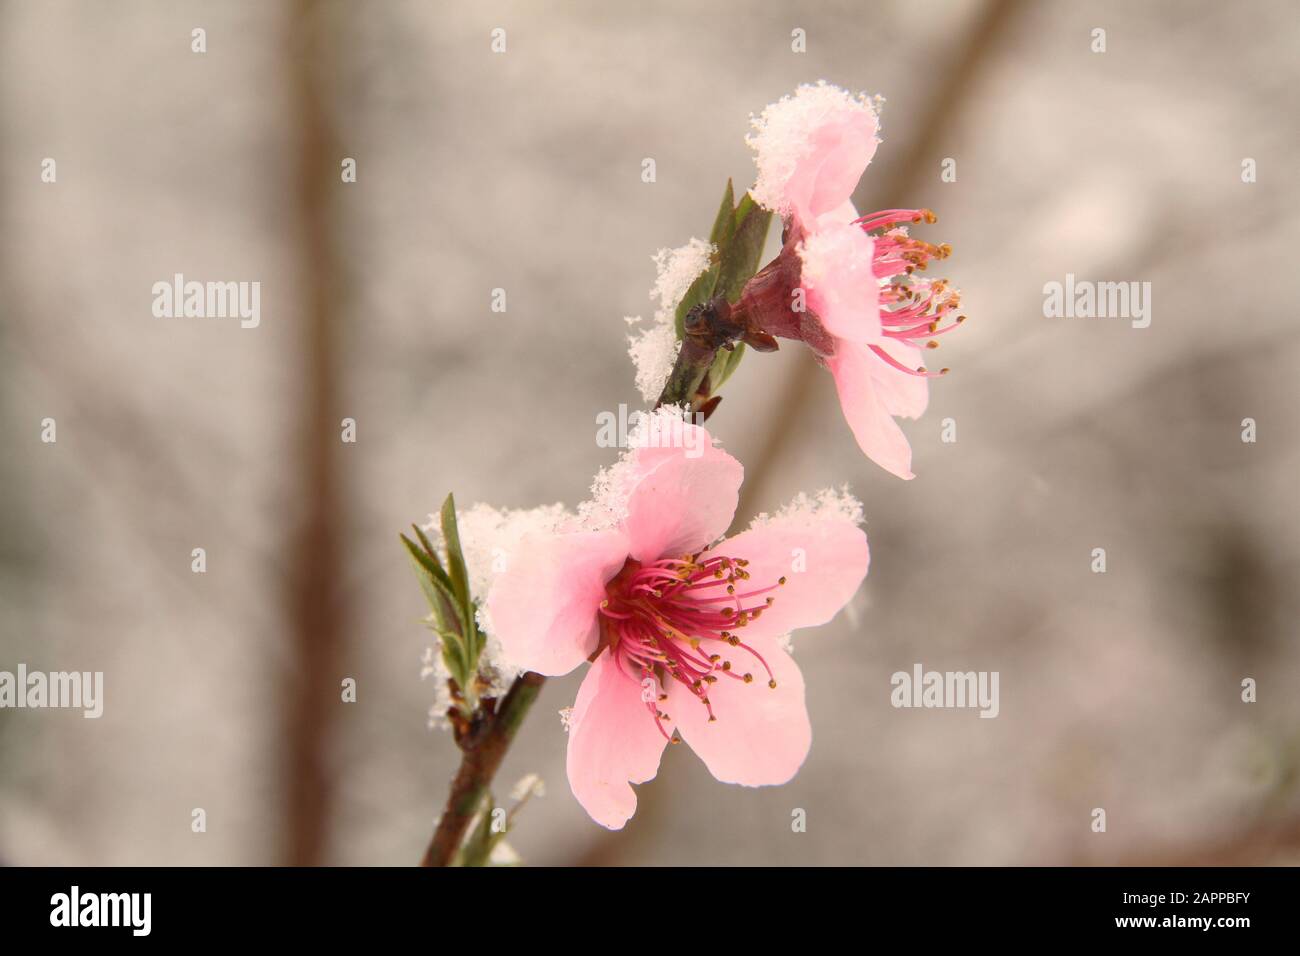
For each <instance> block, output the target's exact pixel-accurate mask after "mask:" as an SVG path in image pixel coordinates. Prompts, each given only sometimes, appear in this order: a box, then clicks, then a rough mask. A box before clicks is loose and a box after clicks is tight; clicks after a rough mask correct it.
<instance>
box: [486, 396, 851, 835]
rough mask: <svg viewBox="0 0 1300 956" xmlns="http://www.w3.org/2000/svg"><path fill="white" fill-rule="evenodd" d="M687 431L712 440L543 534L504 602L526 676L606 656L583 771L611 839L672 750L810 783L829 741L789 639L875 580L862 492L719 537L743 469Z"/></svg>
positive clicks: (622, 470) (522, 555) (729, 770)
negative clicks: (815, 749)
mask: <svg viewBox="0 0 1300 956" xmlns="http://www.w3.org/2000/svg"><path fill="white" fill-rule="evenodd" d="M674 413H675V410H667V409H665V410H662V411H661V412H659V413H657V414H658V415H661V416H662V415H665V414H674ZM681 427H682V428H684V429H686V430H695V431H696V432H698V434H695V435H687V436H686V438H687V439H688V440H687V441H684V442H683V446H684V448H685V449H695V450H696V451H697V452H698V451H700V450H701V449H702V453H699V454H697V455H695V456H694V457H692V455H691V454H689V453H688V452H687V451H684V450H683V447H678V448H651V447H639V448H635V449H634V450H633V451H631V452H630V453H629V454H628V455H626V456H625V457H624V459H623V461H621V462H620V464H619V465H617V466H615V468H614V469H611V471H610V472H609V473H606V474H605V475H604V476H603V478H602V479H600V480H598V495H597V500H596V502H595V503H594V505H593V506H588V507H587V508H586V509H585V515H586V519H587V520H586V521H585V522H584V524H583V526H581V527H576V528H574V529H573V530H569V531H564V532H559V533H552V534H535V535H531V536H529V537H526V538H525V539H524V540H523V541H522V542H521V543H520V545H519V547H518V548H517V549H516V550H515V551H514V552H513V553H512V554H511V555H510V556H509V557H508V559H507V560H508V565H507V567H506V570H505V571H504V572H502V573H501V575H500V576H499V577H498V578H497V581H496V583H495V584H494V585H493V587H492V590H491V592H490V594H489V596H488V601H487V611H488V615H487V616H488V619H489V620H490V626H491V628H492V630H493V631H494V632H495V634H496V636H497V637H498V638H499V639H500V641H501V644H502V647H503V648H504V651H505V653H506V654H507V655H509V656H510V657H511V659H512V660H513V661H515V662H516V663H517V664H519V665H520V666H522V667H525V668H528V669H530V670H535V671H537V672H539V673H542V674H547V675H559V674H565V673H568V672H569V671H571V670H573V669H574V668H576V667H578V666H579V665H580V664H582V662H583V661H588V660H589V661H591V668H590V669H589V670H588V671H587V674H586V677H585V678H584V679H583V681H582V685H581V687H580V688H579V690H578V696H577V700H576V701H575V703H574V705H573V709H572V711H571V713H570V716H569V720H568V724H569V743H568V760H567V769H568V777H569V784H570V786H571V787H572V789H573V794H574V796H575V797H576V798H577V799H578V802H579V803H581V804H582V806H583V808H584V809H585V810H586V811H587V812H588V813H589V814H590V815H591V817H592V819H594V820H595V821H596V822H598V823H600V824H602V825H604V826H606V827H609V828H610V829H618V828H621V827H622V826H623V825H624V823H626V822H627V820H628V819H629V818H630V817H631V816H632V814H633V812H634V811H635V810H636V795H635V793H634V791H633V790H632V787H631V786H630V785H631V784H634V783H643V782H645V781H647V780H650V779H652V778H653V777H654V776H655V774H656V773H657V772H658V769H659V758H660V755H661V754H662V752H663V748H664V746H665V745H666V744H667V743H668V742H669V741H670V740H674V741H675V740H676V739H677V738H680V739H683V740H685V741H686V742H687V744H689V745H690V747H691V748H692V749H693V750H694V751H695V752H696V754H698V755H699V756H700V758H701V759H703V761H704V763H705V764H706V766H707V767H708V768H709V770H710V771H711V772H712V773H713V775H714V776H715V777H716V778H717V779H718V780H720V781H723V782H725V783H737V784H743V785H745V786H763V785H768V784H780V783H784V782H786V781H787V780H789V779H790V778H791V777H792V776H794V774H795V772H796V771H797V770H798V769H799V766H800V765H801V764H802V763H803V760H804V757H805V756H806V755H807V752H808V747H809V744H810V742H811V739H812V732H811V728H810V725H809V721H808V712H807V708H806V707H805V704H804V683H803V678H802V676H801V675H800V673H799V668H798V667H797V666H796V665H795V663H794V660H793V659H792V658H791V657H790V655H789V654H788V653H787V652H786V650H784V649H783V646H782V644H783V640H784V638H785V636H786V635H788V633H789V632H790V631H791V630H794V629H796V628H803V627H812V626H815V625H818V624H824V623H825V622H827V621H829V620H830V619H831V618H832V617H834V616H835V614H836V613H837V612H838V611H839V609H840V608H841V607H843V606H844V604H845V603H847V602H848V601H849V599H850V598H851V597H852V596H853V594H854V593H855V592H856V591H857V589H858V586H859V585H860V584H861V582H862V579H863V577H864V576H865V575H866V573H867V564H868V552H867V539H866V535H865V534H864V533H863V532H862V530H861V528H859V527H858V524H859V522H860V520H861V506H860V505H858V504H857V502H856V501H853V499H851V498H848V497H847V496H836V495H834V494H831V493H823V495H822V496H821V497H820V498H819V499H818V500H817V501H810V500H809V499H807V498H806V497H803V498H801V499H799V500H797V501H796V502H795V503H794V504H793V505H792V506H791V507H790V508H788V509H787V510H785V511H783V512H781V513H778V514H777V515H774V516H761V517H760V519H758V520H756V521H755V522H754V524H753V525H752V526H751V527H750V528H749V529H748V530H746V531H743V532H741V533H740V534H737V535H735V536H733V537H731V538H728V539H726V540H724V541H718V538H719V537H720V536H721V535H722V534H723V533H724V532H725V531H726V529H727V527H728V525H729V524H730V523H731V520H732V517H733V514H734V512H735V509H736V502H737V497H738V492H739V488H740V483H741V478H742V474H743V469H742V468H741V465H740V463H739V462H738V461H736V459H734V458H732V457H731V456H730V455H728V454H726V453H725V452H723V451H721V450H720V449H717V448H714V447H713V445H712V441H711V439H710V438H709V437H708V433H707V432H705V431H704V429H703V428H700V427H699V426H695V425H686V424H682V425H681ZM715 542H716V543H715Z"/></svg>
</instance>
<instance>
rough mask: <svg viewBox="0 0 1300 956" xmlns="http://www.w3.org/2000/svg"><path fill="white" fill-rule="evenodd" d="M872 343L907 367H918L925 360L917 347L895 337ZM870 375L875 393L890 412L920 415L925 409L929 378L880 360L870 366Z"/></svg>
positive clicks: (910, 415) (904, 416) (928, 393)
mask: <svg viewBox="0 0 1300 956" xmlns="http://www.w3.org/2000/svg"><path fill="white" fill-rule="evenodd" d="M875 344H876V345H877V346H879V347H880V348H882V349H884V350H885V351H886V352H888V353H889V354H890V355H891V356H892V357H893V358H894V359H896V360H897V361H898V362H899V363H900V364H901V365H905V366H907V367H908V368H918V367H920V366H922V365H924V364H925V361H924V358H923V356H922V354H921V350H920V349H918V348H913V347H912V346H910V345H905V344H903V343H902V342H900V341H898V340H897V339H883V340H882V341H880V342H877V343H875ZM871 377H872V379H873V381H874V383H875V389H876V395H877V396H879V398H880V401H881V403H882V404H883V405H884V406H885V410H886V411H888V412H889V414H891V415H899V416H902V417H903V418H920V417H921V415H923V414H924V413H925V407H926V405H928V404H929V402H930V380H929V379H928V378H924V377H922V376H920V375H907V374H905V373H903V372H900V371H899V370H898V369H896V368H890V367H889V365H888V364H886V363H885V362H881V361H878V362H876V364H875V365H873V366H871Z"/></svg>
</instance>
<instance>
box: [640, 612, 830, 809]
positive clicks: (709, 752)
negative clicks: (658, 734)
mask: <svg viewBox="0 0 1300 956" xmlns="http://www.w3.org/2000/svg"><path fill="white" fill-rule="evenodd" d="M747 643H750V644H751V646H753V647H754V649H755V650H756V651H758V653H759V654H761V655H762V656H763V658H764V659H765V660H766V661H767V663H768V666H770V667H771V668H772V673H773V675H774V676H775V678H776V688H775V689H773V688H771V687H769V686H768V676H767V671H766V669H764V667H763V665H762V664H760V663H759V662H758V661H757V660H756V659H755V658H754V657H753V656H752V655H750V654H748V653H747V652H745V651H744V649H743V648H732V649H730V651H729V653H728V654H727V655H725V656H726V658H727V659H728V660H731V661H732V666H733V667H734V668H735V669H736V670H737V671H738V672H741V673H744V672H750V673H752V674H753V675H754V679H753V682H752V683H748V684H746V683H744V682H743V681H740V680H734V679H732V678H729V677H719V678H718V682H717V683H716V684H713V685H712V686H711V687H710V689H709V701H710V703H711V704H712V706H713V713H714V715H715V716H716V717H717V718H718V719H717V720H715V721H713V722H710V721H709V714H708V711H707V710H706V708H705V706H704V705H703V704H702V703H701V702H700V700H699V699H698V698H697V697H695V696H694V695H693V694H692V693H691V692H690V690H689V689H688V688H686V687H685V686H683V685H682V684H680V683H678V682H676V681H670V682H669V683H670V685H671V686H670V687H669V688H668V701H667V707H666V708H665V709H666V710H667V711H668V713H669V714H671V715H672V717H673V719H674V720H675V721H676V722H677V731H678V733H680V734H681V736H682V739H683V740H685V741H686V743H688V744H690V747H691V749H692V750H694V751H695V752H696V753H697V754H699V756H700V759H701V760H703V761H704V763H705V766H707V767H708V768H709V772H710V773H712V774H713V776H714V777H716V778H717V779H719V780H721V781H722V782H723V783H739V784H743V785H745V786H747V787H762V786H768V785H772V784H779V783H785V782H786V781H787V780H789V779H790V778H791V777H793V776H794V775H795V773H796V772H797V771H798V770H799V767H800V765H802V764H803V761H804V757H806V756H807V755H808V747H809V745H810V744H811V743H812V727H811V725H810V724H809V722H808V708H807V707H806V706H805V704H804V685H803V675H802V674H800V673H799V667H798V666H797V665H796V664H795V662H794V660H793V659H792V658H791V657H790V655H789V654H787V653H786V652H785V651H783V650H781V648H780V647H778V646H777V643H776V641H775V640H774V639H772V638H767V637H760V638H755V639H754V640H753V641H752V642H747Z"/></svg>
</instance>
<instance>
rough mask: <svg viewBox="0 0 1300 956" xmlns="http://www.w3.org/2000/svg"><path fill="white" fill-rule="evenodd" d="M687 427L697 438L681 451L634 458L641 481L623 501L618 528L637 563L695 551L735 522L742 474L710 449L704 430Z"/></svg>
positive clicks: (642, 451) (647, 451)
mask: <svg viewBox="0 0 1300 956" xmlns="http://www.w3.org/2000/svg"><path fill="white" fill-rule="evenodd" d="M686 427H687V428H688V429H694V431H695V432H696V433H698V434H695V435H694V437H693V438H691V439H690V440H689V441H687V442H684V443H683V445H684V447H677V448H638V449H636V450H635V451H634V452H633V456H634V458H633V460H634V462H635V467H636V468H637V470H638V471H639V472H640V473H641V477H640V479H639V480H638V481H637V482H636V485H635V487H634V488H632V490H631V493H630V494H629V495H628V501H627V516H626V518H625V519H624V521H623V527H624V528H625V529H626V531H627V534H628V538H629V539H630V540H631V548H630V553H631V555H632V557H633V558H635V559H636V560H638V561H642V562H646V561H657V560H659V559H660V558H662V557H672V556H681V555H683V554H688V553H693V552H695V551H698V550H700V549H701V548H703V547H705V546H706V545H708V544H712V543H713V542H714V541H716V540H717V539H718V537H719V536H721V535H722V534H723V533H725V532H726V530H727V528H728V527H729V526H730V525H731V519H732V518H733V517H735V514H736V503H737V501H738V500H739V497H740V483H741V481H742V480H743V479H744V477H745V469H744V468H743V467H741V464H740V462H738V461H736V459H734V458H732V457H731V456H730V455H728V454H727V453H726V452H725V451H723V450H722V449H720V448H714V447H713V441H712V439H711V438H710V437H709V434H708V432H706V431H705V430H704V429H703V428H700V427H699V426H696V425H688V426H686ZM692 456H694V457H692Z"/></svg>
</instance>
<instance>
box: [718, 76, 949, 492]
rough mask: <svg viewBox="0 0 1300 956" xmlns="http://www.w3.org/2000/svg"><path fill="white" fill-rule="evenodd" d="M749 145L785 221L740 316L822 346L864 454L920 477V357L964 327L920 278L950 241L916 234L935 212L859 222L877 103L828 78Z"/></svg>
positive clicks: (762, 193) (942, 293)
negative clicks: (910, 423) (912, 441)
mask: <svg viewBox="0 0 1300 956" xmlns="http://www.w3.org/2000/svg"><path fill="white" fill-rule="evenodd" d="M754 125H755V128H756V130H757V132H756V133H755V134H754V135H752V136H751V137H750V139H749V142H750V145H751V146H753V147H754V149H755V151H756V153H757V156H756V162H757V165H758V171H759V175H758V181H757V183H756V184H755V186H754V189H753V190H751V192H752V193H753V195H754V197H755V198H756V199H757V200H758V201H759V202H761V203H763V204H764V205H765V206H767V207H768V208H770V209H773V210H776V211H778V212H780V213H781V215H782V216H783V217H784V227H785V228H784V233H783V247H782V250H781V253H780V255H779V256H777V258H776V259H774V260H773V261H772V262H771V263H769V264H768V265H767V266H765V267H764V268H763V269H762V270H761V271H760V272H759V273H758V274H757V275H756V276H754V278H753V279H751V280H750V282H749V283H748V284H747V285H746V287H745V290H744V292H743V293H742V295H741V298H740V301H739V303H738V304H737V307H736V310H735V311H734V312H733V318H734V319H735V320H736V321H739V322H741V323H743V324H745V325H747V326H748V327H750V328H751V329H754V330H761V331H764V332H767V333H768V334H770V335H776V336H782V337H785V338H794V339H798V340H800V341H803V342H805V343H806V344H807V345H808V346H809V347H810V348H812V349H813V352H814V354H815V355H816V356H817V358H818V360H819V361H821V363H822V364H823V365H825V366H826V368H827V369H829V370H830V373H831V375H832V376H833V377H834V379H835V387H836V391H837V392H838V393H839V398H840V405H841V407H842V409H843V411H844V417H845V419H846V420H847V421H848V423H849V427H850V428H851V429H852V431H853V435H854V437H855V438H856V439H857V442H858V445H859V447H861V449H862V451H863V452H864V453H865V454H866V455H867V457H869V458H871V459H872V460H873V461H875V462H876V463H877V464H879V465H880V466H881V467H883V468H885V469H886V470H887V471H889V472H891V473H893V474H895V475H898V476H899V477H900V478H912V477H913V474H912V449H911V446H910V445H909V444H908V442H907V438H906V436H905V435H904V434H903V432H902V429H901V428H899V426H898V423H897V422H896V421H895V420H894V419H895V418H896V417H902V418H917V417H919V416H920V415H921V413H922V412H924V411H925V408H926V405H927V403H928V399H929V389H928V385H927V379H929V378H933V377H936V376H938V375H943V374H945V373H946V372H947V371H948V370H947V369H946V368H945V369H941V370H939V371H937V372H936V371H930V370H928V369H927V368H926V367H925V365H924V364H923V363H922V361H921V350H922V349H923V348H925V349H933V348H937V347H938V344H939V343H938V340H937V338H936V336H938V335H941V334H943V333H945V332H949V331H951V330H952V329H954V328H956V326H957V325H958V324H960V323H961V322H963V321H965V316H957V317H956V318H955V319H954V320H953V321H952V323H951V324H947V325H945V324H944V323H945V321H946V320H947V319H948V318H949V315H950V313H952V312H953V311H954V310H955V309H956V308H957V307H958V305H959V304H960V298H959V296H958V294H957V292H956V291H955V290H954V289H952V288H950V287H949V285H948V283H947V281H946V280H942V279H941V280H934V281H931V280H929V279H926V278H924V277H923V276H921V275H919V273H920V272H924V271H925V269H926V267H927V265H928V264H929V262H930V261H931V260H933V259H945V258H947V257H948V255H949V254H950V253H951V251H952V250H951V248H950V247H949V246H947V245H946V244H945V245H941V246H936V245H932V244H930V243H928V242H922V241H920V240H917V239H914V238H912V237H911V236H910V235H909V234H908V232H907V224H914V223H919V222H926V223H933V222H934V221H935V217H934V214H933V213H932V212H930V211H929V210H928V209H886V210H882V211H881V212H877V213H872V214H871V215H868V216H859V215H858V212H857V210H856V208H855V207H854V206H853V203H852V200H851V198H850V197H851V195H852V193H853V189H854V188H855V187H856V185H857V181H858V178H859V177H860V176H861V174H862V172H863V171H864V170H865V169H866V168H867V164H868V163H870V161H871V158H872V156H873V155H874V154H875V151H876V145H877V143H878V140H877V139H876V130H877V118H876V103H875V102H873V101H869V100H867V99H866V98H865V97H862V96H857V97H854V96H851V95H850V94H848V93H846V92H845V91H843V90H840V89H838V88H836V87H833V86H829V85H827V84H825V83H821V84H818V85H817V86H802V87H800V88H799V90H798V91H797V92H796V93H795V95H794V96H793V97H786V98H784V99H783V100H781V101H780V102H779V103H774V104H772V105H771V106H769V107H768V108H767V109H766V110H764V111H763V114H762V116H760V117H759V118H757V119H756V120H755V121H754Z"/></svg>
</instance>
